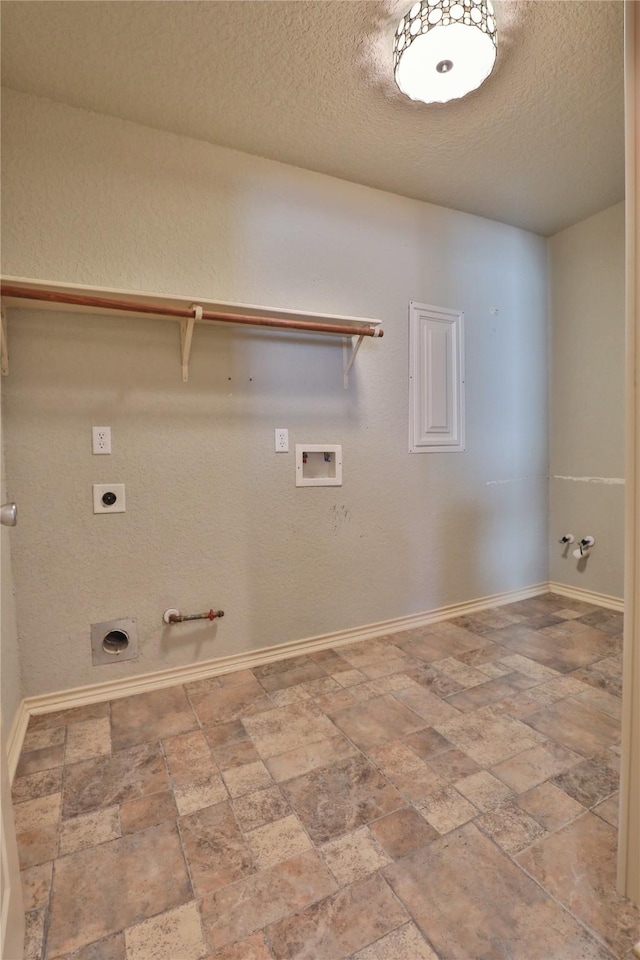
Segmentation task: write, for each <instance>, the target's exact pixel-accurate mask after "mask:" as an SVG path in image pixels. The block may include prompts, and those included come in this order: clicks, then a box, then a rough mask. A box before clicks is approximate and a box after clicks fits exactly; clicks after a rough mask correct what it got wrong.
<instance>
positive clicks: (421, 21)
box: [393, 0, 498, 103]
mask: <svg viewBox="0 0 640 960" xmlns="http://www.w3.org/2000/svg"><path fill="white" fill-rule="evenodd" d="M497 43H498V41H497V34H496V22H495V16H494V12H493V7H492V5H491V0H455V2H453V0H419V2H418V3H414V5H413V6H412V7H411V10H410V11H409V12H408V14H407V15H406V16H405V17H403V18H402V20H401V21H400V23H399V25H398V29H397V30H396V35H395V40H394V45H393V59H394V71H395V79H396V83H397V84H398V87H399V88H400V90H402V92H403V93H404V94H406V95H407V96H408V97H410V98H411V99H412V100H422V101H423V102H424V103H446V102H447V101H448V100H457V99H459V98H460V97H464V96H466V94H467V93H470V92H471V91H472V90H475V89H476V88H477V87H479V86H480V84H481V83H482V82H483V81H484V80H486V78H487V77H488V76H489V74H490V73H491V71H492V70H493V65H494V63H495V60H496V53H497Z"/></svg>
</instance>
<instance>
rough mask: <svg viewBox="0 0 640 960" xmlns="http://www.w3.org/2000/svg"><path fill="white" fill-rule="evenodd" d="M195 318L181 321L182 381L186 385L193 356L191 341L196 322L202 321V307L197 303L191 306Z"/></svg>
mask: <svg viewBox="0 0 640 960" xmlns="http://www.w3.org/2000/svg"><path fill="white" fill-rule="evenodd" d="M191 309H192V310H193V316H192V317H189V319H188V320H181V321H180V353H181V354H182V380H183V383H186V382H187V381H188V379H189V357H190V356H191V341H192V339H193V327H194V325H195V322H196V320H202V307H201V306H200V305H199V304H197V303H192V304H191Z"/></svg>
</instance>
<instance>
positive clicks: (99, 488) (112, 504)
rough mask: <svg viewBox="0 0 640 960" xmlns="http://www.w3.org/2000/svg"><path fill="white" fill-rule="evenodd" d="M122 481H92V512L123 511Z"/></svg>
mask: <svg viewBox="0 0 640 960" xmlns="http://www.w3.org/2000/svg"><path fill="white" fill-rule="evenodd" d="M124 511H125V502H124V483H94V484H93V512H94V513H124Z"/></svg>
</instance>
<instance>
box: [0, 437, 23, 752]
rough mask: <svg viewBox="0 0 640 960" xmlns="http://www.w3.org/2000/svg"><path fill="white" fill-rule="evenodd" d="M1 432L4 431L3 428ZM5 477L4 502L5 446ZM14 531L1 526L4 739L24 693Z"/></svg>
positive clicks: (0, 492)
mask: <svg viewBox="0 0 640 960" xmlns="http://www.w3.org/2000/svg"><path fill="white" fill-rule="evenodd" d="M0 433H1V431H0ZM0 444H2V446H3V447H4V437H2V436H0ZM2 454H3V457H2V478H1V481H0V503H6V502H7V500H9V499H10V497H9V496H8V495H7V484H6V480H5V468H4V449H3V451H2ZM12 536H14V532H13V531H11V532H10V529H9V528H8V527H0V537H1V541H0V563H1V564H2V569H1V570H0V577H1V581H0V583H1V588H2V596H0V615H1V616H2V624H1V625H0V630H1V631H2V664H1V669H0V696H1V697H2V729H3V731H4V736H3V739H6V737H7V736H8V735H9V731H10V730H11V725H12V723H13V720H14V717H15V714H16V709H17V707H18V704H19V703H20V700H21V697H22V680H21V676H20V658H19V654H18V628H17V624H16V605H15V598H14V595H13V571H12V566H11V537H12Z"/></svg>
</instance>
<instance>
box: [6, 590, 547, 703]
mask: <svg viewBox="0 0 640 960" xmlns="http://www.w3.org/2000/svg"><path fill="white" fill-rule="evenodd" d="M548 590H549V584H548V583H537V584H534V585H533V586H531V587H525V588H522V589H518V590H509V591H507V592H505V593H498V594H494V595H493V596H490V597H481V598H479V599H477V600H466V601H464V602H463V603H454V604H451V605H450V606H447V607H438V608H437V609H435V610H429V611H427V612H426V613H416V614H410V615H409V616H405V617H396V618H395V619H393V620H381V621H379V622H378V623H370V624H367V625H365V626H362V627H352V628H351V629H349V630H339V631H337V632H336V633H325V634H323V635H321V636H318V637H308V638H307V639H306V640H294V641H291V642H289V643H279V644H277V646H274V647H265V648H263V649H261V650H250V651H248V652H246V653H237V654H233V655H232V656H228V657H220V658H218V659H216V660H206V661H204V662H203V663H196V664H188V665H187V666H181V667H172V668H171V669H169V670H158V671H156V672H154V673H147V674H142V675H141V676H138V677H127V678H125V679H121V680H111V681H108V682H106V683H95V684H91V685H90V686H85V687H76V688H74V689H72V690H61V691H57V692H56V693H46V694H43V695H41V696H37V697H27V699H26V700H24V701H23V704H24V707H25V709H26V712H27V714H28V715H29V716H31V715H36V714H41V713H52V712H53V711H55V710H69V709H71V708H73V707H82V706H86V705H88V704H92V703H102V702H103V701H105V700H119V699H120V698H122V697H131V696H134V695H135V694H138V693H148V692H150V691H151V690H160V689H162V688H163V687H172V686H175V685H176V684H180V683H191V682H193V681H194V680H205V679H208V678H209V677H216V676H220V675H221V674H224V673H232V672H233V671H235V670H247V669H250V668H252V667H259V666H262V664H265V663H271V662H273V661H275V660H285V659H287V658H288V657H297V656H301V655H303V654H305V653H314V652H315V651H317V650H326V649H327V648H329V647H342V646H345V645H346V644H349V643H355V642H356V641H358V640H370V639H373V638H374V637H381V636H387V635H388V634H393V633H401V632H402V631H403V630H413V629H415V628H416V627H423V626H426V625H427V624H430V623H437V622H438V621H440V620H450V619H451V618H453V617H460V616H464V615H466V614H471V613H477V612H478V611H479V610H486V609H488V608H489V607H498V606H503V605H504V604H506V603H515V602H516V601H517V600H527V599H529V597H537V596H539V595H540V594H543V593H547V592H548Z"/></svg>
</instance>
